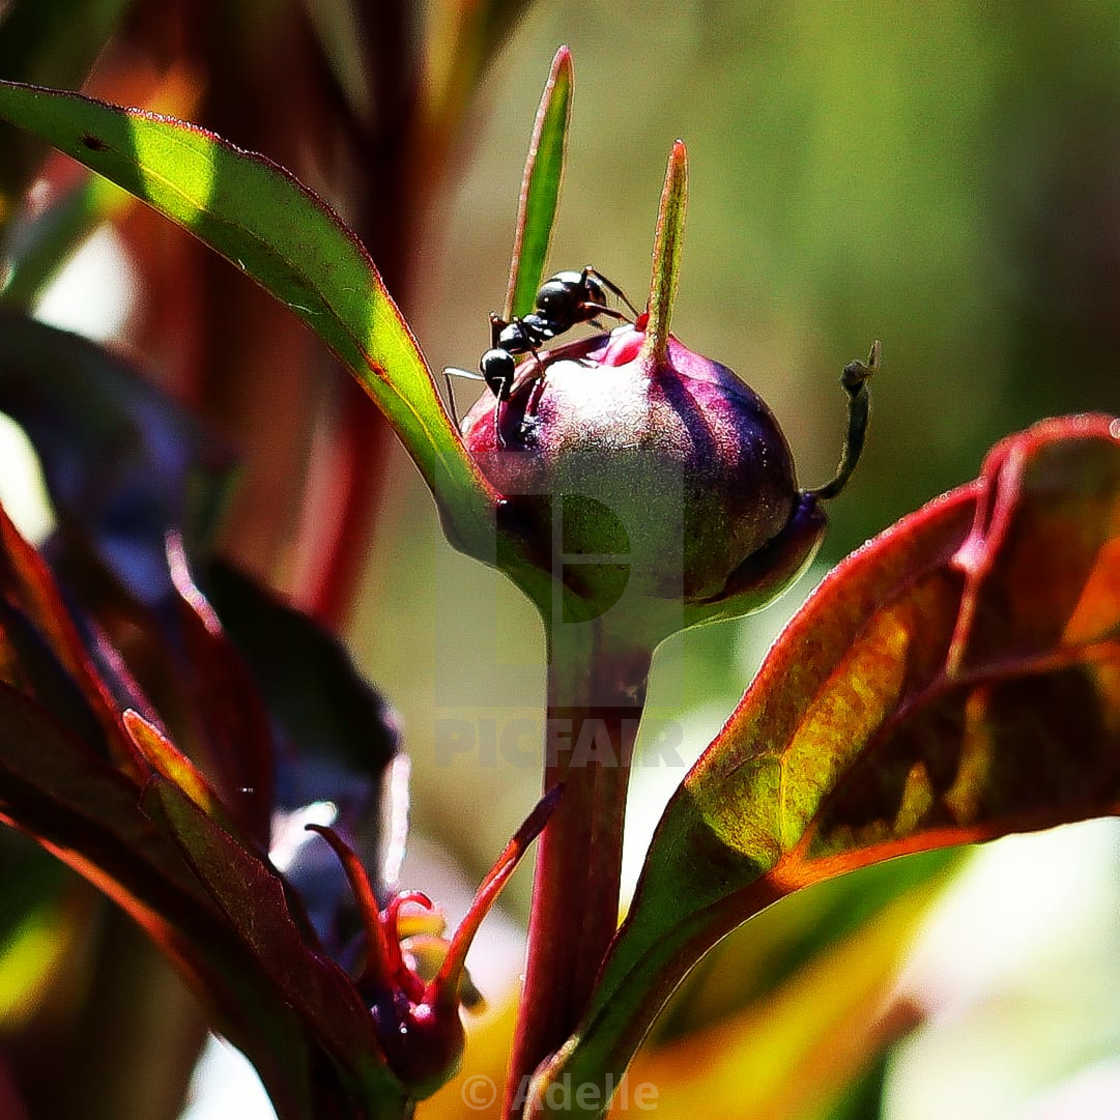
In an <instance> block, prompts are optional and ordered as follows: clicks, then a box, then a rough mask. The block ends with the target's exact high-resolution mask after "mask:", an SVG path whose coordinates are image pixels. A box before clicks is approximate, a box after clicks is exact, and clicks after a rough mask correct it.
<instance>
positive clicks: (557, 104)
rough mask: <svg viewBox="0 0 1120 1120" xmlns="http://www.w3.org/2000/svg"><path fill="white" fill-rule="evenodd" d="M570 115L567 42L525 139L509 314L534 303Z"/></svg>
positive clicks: (530, 307)
mask: <svg viewBox="0 0 1120 1120" xmlns="http://www.w3.org/2000/svg"><path fill="white" fill-rule="evenodd" d="M571 116H572V54H571V51H569V50H568V48H567V47H561V48H560V49H559V50H558V51H557V52H556V57H555V58H554V59H553V60H552V68H551V70H549V73H548V81H547V82H546V83H545V87H544V93H543V94H542V95H541V103H540V106H539V108H538V109H537V117H536V120H535V121H534V123H533V135H532V138H531V139H530V141H529V155H528V157H527V159H526V160H525V174H524V177H523V178H522V180H521V198H520V200H519V202H518V206H517V227H516V231H515V233H514V241H513V256H512V259H511V260H510V264H509V287H508V289H507V291H506V303H505V311H504V312H503V314H504V315H505V317H506V318H507V319H510V318H513V317H514V316H518V317H520V316H523V315H528V314H529V312H530V311H532V310H533V308H534V307H535V306H536V295H537V289H538V288H539V287H540V284H541V277H542V276H543V275H544V266H545V261H546V260H547V258H548V246H549V243H550V242H551V240H552V225H553V222H554V221H555V220H556V207H557V204H558V203H559V201H560V184H561V181H562V180H563V178H564V152H565V149H566V147H567V142H568V122H569V121H570V120H571Z"/></svg>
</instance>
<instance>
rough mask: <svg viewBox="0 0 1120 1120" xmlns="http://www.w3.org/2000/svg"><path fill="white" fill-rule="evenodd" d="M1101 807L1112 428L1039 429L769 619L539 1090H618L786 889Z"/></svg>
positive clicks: (1113, 609) (1118, 551)
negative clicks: (720, 959)
mask: <svg viewBox="0 0 1120 1120" xmlns="http://www.w3.org/2000/svg"><path fill="white" fill-rule="evenodd" d="M1118 811H1120V422H1118V421H1116V420H1114V419H1112V418H1110V417H1107V416H1100V415H1097V416H1082V417H1072V418H1066V419H1061V420H1051V421H1046V422H1044V423H1042V424H1039V425H1037V426H1036V427H1034V428H1032V429H1030V430H1029V431H1027V432H1025V433H1022V434H1020V435H1018V436H1015V437H1012V438H1010V439H1008V440H1006V441H1004V443H1002V444H1000V445H999V446H998V447H997V448H996V449H995V450H993V452H992V453H991V454H990V455H989V456H988V458H987V460H986V462H985V465H984V469H983V472H982V475H981V477H980V478H979V479H978V480H977V481H976V482H974V483H971V484H970V485H968V486H965V487H962V488H961V489H959V490H956V491H954V492H953V493H951V494H949V495H947V496H945V497H943V498H941V499H939V500H938V501H935V502H933V503H931V504H930V505H928V506H926V507H924V508H923V509H922V510H919V511H918V512H917V513H915V514H913V515H911V516H910V517H908V518H905V519H904V520H903V521H901V522H899V523H898V524H897V525H895V526H894V527H892V528H891V529H889V530H887V531H886V532H885V533H883V534H882V535H881V536H880V537H878V538H877V539H876V540H875V541H873V542H872V543H870V544H869V545H867V546H865V547H864V548H863V549H861V550H859V551H858V552H856V553H854V554H853V555H852V556H850V557H849V558H848V559H847V560H845V561H844V562H843V563H842V564H841V565H839V566H838V567H837V568H836V569H835V570H834V571H833V572H832V573H830V575H829V576H828V577H827V578H826V579H825V581H824V582H823V583H822V584H821V586H820V587H819V588H818V590H817V591H816V592H815V593H814V595H813V596H812V597H811V598H810V600H809V602H808V603H807V604H806V605H805V606H804V607H803V608H802V610H801V611H800V612H799V613H798V615H797V616H796V617H795V618H794V620H793V621H792V622H791V623H790V625H789V626H788V627H787V629H786V630H785V632H784V633H783V634H782V636H781V638H780V639H779V640H778V642H777V643H776V644H775V646H774V648H773V649H772V650H771V652H770V654H769V655H768V657H767V659H766V662H765V663H764V664H763V667H762V669H761V670H760V671H759V674H758V676H757V678H756V679H755V681H754V683H753V684H752V686H751V687H750V689H749V690H748V691H747V693H746V695H745V696H744V698H743V701H742V703H741V704H740V705H739V707H738V709H737V710H736V711H735V713H734V714H733V715H732V717H731V719H730V720H729V721H728V723H727V724H726V726H725V727H724V729H723V731H722V732H721V733H720V735H719V737H718V738H717V739H716V740H715V742H714V743H712V745H711V746H710V747H709V748H708V749H707V751H705V753H704V754H703V755H702V756H701V758H700V760H699V762H698V763H697V764H696V766H695V767H694V768H693V770H692V771H691V772H690V773H689V775H688V777H687V778H686V779H685V781H684V783H682V785H681V787H680V788H679V789H678V790H677V792H676V794H674V796H673V798H672V799H671V801H670V803H669V805H668V807H667V808H666V810H665V814H664V816H663V817H662V820H661V823H660V824H659V826H658V829H657V832H656V834H655V836H654V839H653V842H652V844H651V846H650V851H649V854H648V856H647V860H646V865H645V868H644V870H643V873H642V877H641V880H640V882H639V885H638V890H637V894H636V897H635V900H634V903H633V906H632V908H631V911H630V914H629V916H628V918H627V920H626V922H625V923H624V924H623V926H622V928H621V930H620V931H619V933H618V936H617V937H616V939H615V941H614V943H613V945H612V947H611V950H610V952H609V953H608V956H607V960H606V962H605V964H604V966H603V970H602V972H601V973H600V980H599V984H598V987H597V989H596V992H595V994H594V996H593V999H592V1005H591V1008H590V1010H589V1012H588V1014H587V1016H586V1018H585V1020H584V1022H583V1023H582V1024H581V1026H580V1028H579V1029H578V1030H577V1032H576V1033H575V1034H574V1035H573V1036H572V1039H571V1040H570V1042H569V1043H568V1044H567V1045H566V1046H565V1048H564V1049H563V1050H562V1051H561V1053H560V1055H559V1056H558V1058H557V1059H556V1060H555V1062H554V1064H553V1067H552V1068H551V1069H550V1070H549V1071H547V1073H546V1075H545V1076H544V1077H543V1078H542V1081H541V1085H540V1088H541V1089H543V1088H544V1086H545V1084H547V1082H548V1080H549V1078H551V1077H553V1076H558V1075H559V1074H560V1073H561V1072H563V1074H564V1075H565V1076H566V1077H569V1078H570V1079H571V1082H572V1083H573V1084H584V1083H592V1084H604V1083H605V1080H606V1078H608V1077H609V1076H611V1075H613V1076H614V1077H615V1078H616V1080H617V1076H618V1074H619V1073H620V1072H621V1071H622V1069H623V1068H625V1065H626V1062H627V1061H628V1060H629V1057H630V1055H631V1054H632V1053H633V1052H634V1049H635V1048H636V1046H637V1045H638V1043H639V1042H640V1041H641V1039H642V1037H643V1036H644V1034H645V1033H646V1031H647V1030H648V1029H649V1026H650V1024H651V1023H652V1021H653V1019H654V1017H655V1016H656V1014H657V1012H658V1010H659V1008H660V1007H661V1006H662V1004H663V1003H664V1000H665V998H666V997H667V996H668V995H669V993H670V992H671V991H672V990H673V988H674V987H675V986H676V984H677V983H678V982H679V980H680V979H681V977H682V976H684V975H685V973H686V972H687V971H688V969H689V968H690V967H691V966H692V965H693V964H694V963H695V962H696V961H697V960H698V959H699V958H700V957H701V956H702V955H703V954H704V953H705V952H706V951H707V950H708V949H709V948H710V947H711V946H712V945H713V944H715V942H716V941H718V940H719V939H720V938H721V937H722V936H723V935H724V934H726V933H727V932H728V931H729V930H730V929H732V928H734V926H735V925H737V924H739V923H740V922H742V921H744V920H745V919H746V918H748V917H750V916H751V915H753V914H755V913H757V912H758V911H760V910H761V909H763V908H764V907H766V906H768V905H770V904H771V903H773V902H775V901H777V900H778V899H780V898H781V897H783V896H784V895H786V894H788V893H790V892H791V891H794V890H797V889H798V888H800V887H804V886H808V885H809V884H811V883H815V882H820V881H823V880H826V879H829V878H831V877H833V876H836V875H839V874H842V873H844V872H846V871H850V870H852V869H854V868H857V867H862V866H866V865H868V864H871V863H875V862H877V861H879V860H883V859H887V858H890V857H892V856H896V855H901V854H904V853H906V852H912V851H921V850H926V849H933V848H939V847H943V846H945V845H950V844H959V843H964V842H970V841H979V840H987V839H992V838H994V837H997V836H1002V835H1005V834H1006V833H1009V832H1015V831H1023V830H1029V829H1038V828H1047V827H1050V826H1053V825H1057V824H1061V823H1065V822H1068V821H1075V820H1081V819H1085V818H1089V817H1095V816H1103V815H1106V814H1111V813H1116V812H1118ZM538 1101H539V1102H541V1103H540V1108H541V1112H540V1113H539V1114H541V1115H543V1114H548V1112H549V1109H548V1107H547V1104H546V1103H545V1098H542V1097H539V1096H538ZM532 1114H533V1115H537V1113H532ZM568 1114H569V1115H575V1114H579V1115H598V1112H597V1111H596V1110H591V1111H590V1112H584V1113H579V1112H578V1111H576V1112H569V1113H568Z"/></svg>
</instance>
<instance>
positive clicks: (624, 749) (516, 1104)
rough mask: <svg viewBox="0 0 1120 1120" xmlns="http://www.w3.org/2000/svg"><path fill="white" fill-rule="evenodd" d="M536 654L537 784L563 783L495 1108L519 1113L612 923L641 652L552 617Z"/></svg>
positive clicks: (593, 627) (643, 661)
mask: <svg viewBox="0 0 1120 1120" xmlns="http://www.w3.org/2000/svg"><path fill="white" fill-rule="evenodd" d="M548 654H549V659H548V716H547V726H546V733H545V738H546V747H545V751H546V757H545V776H544V788H545V790H546V791H547V790H549V789H551V788H553V787H555V786H556V785H559V784H561V783H562V784H563V786H564V791H563V795H562V796H561V799H560V804H559V806H558V808H557V809H556V812H555V813H554V815H553V817H552V819H551V820H550V821H549V824H548V826H547V827H546V828H545V830H544V833H543V835H542V836H541V840H540V848H539V850H538V853H537V864H536V874H535V878H534V883H533V908H532V913H531V915H530V919H529V949H528V962H527V967H526V974H525V986H524V990H523V992H522V1000H521V1011H520V1015H519V1019H518V1027H517V1035H516V1038H515V1041H514V1049H513V1055H512V1058H511V1062H510V1070H509V1079H508V1082H507V1085H506V1098H505V1106H504V1115H505V1116H506V1117H516V1116H518V1115H519V1114H520V1109H521V1105H522V1103H523V1100H524V1095H525V1090H526V1087H527V1084H528V1077H529V1075H531V1074H532V1072H533V1071H534V1069H536V1067H537V1066H538V1065H539V1064H540V1063H541V1062H542V1061H543V1060H544V1059H545V1058H547V1057H548V1056H549V1055H550V1054H552V1053H553V1052H554V1051H555V1050H556V1049H558V1048H559V1047H560V1045H561V1044H562V1043H563V1042H564V1041H565V1040H566V1039H567V1037H568V1035H569V1034H570V1033H571V1031H572V1030H573V1029H574V1028H575V1026H576V1024H577V1023H578V1022H579V1020H580V1018H581V1016H582V1014H583V1012H584V1010H585V1009H586V1007H587V1003H588V998H589V996H590V994H591V990H592V987H593V985H594V983H595V977H596V975H597V974H598V971H599V966H600V964H601V962H602V960H603V956H604V954H605V952H606V949H607V946H608V944H609V943H610V940H611V938H612V937H613V936H614V933H615V930H616V928H617V925H618V905H619V881H620V875H621V867H622V833H623V824H624V820H625V813H626V788H627V782H628V779H629V774H630V755H631V752H632V750H633V747H634V740H635V738H636V736H637V731H638V723H639V720H640V719H641V714H642V706H643V704H644V702H645V691H646V681H647V678H648V675H649V666H650V658H651V651H650V650H649V649H647V648H641V647H639V648H635V647H634V646H632V645H630V644H627V643H622V642H619V641H618V640H617V639H616V638H613V637H611V636H609V635H608V634H607V633H606V632H605V630H604V629H603V628H602V627H601V626H600V625H599V624H598V622H594V623H590V624H586V623H585V624H578V625H566V624H560V625H557V626H556V627H555V628H554V629H553V632H552V633H551V635H550V639H549V650H548Z"/></svg>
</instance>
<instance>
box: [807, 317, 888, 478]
mask: <svg viewBox="0 0 1120 1120" xmlns="http://www.w3.org/2000/svg"><path fill="white" fill-rule="evenodd" d="M882 350H883V348H882V346H881V345H880V344H879V340H878V339H876V340H875V341H874V342H873V343H872V344H871V353H870V354H868V356H867V361H866V362H849V363H848V364H847V365H846V366H845V367H844V372H843V373H842V374H841V375H840V384H841V385H843V386H844V390H845V392H846V393H847V394H848V432H847V435H846V436H845V437H844V450H843V451H842V452H841V454H840V463H839V465H838V466H837V468H836V475H835V476H834V477H833V479H832V481H831V482H828V483H826V484H825V485H824V486H819V487H818V488H817V489H816V490H810V491H809V493H810V494H814V495H816V497H818V498H835V497H836V495H837V494H839V493H840V491H841V490H843V489H844V487H845V485H846V484H847V482H848V479H849V478H851V477H852V472H853V471H854V470H855V469H856V464H857V463H858V462H859V457H860V453H861V452H862V451H863V439H864V436H865V435H866V434H867V420H868V416H869V414H870V411H871V395H870V393H868V391H867V379H868V378H869V377H870V376H871V375H872V374H873V373H874V372H875V371H876V370H877V369H878V368H879V359H880V356H881V355H882Z"/></svg>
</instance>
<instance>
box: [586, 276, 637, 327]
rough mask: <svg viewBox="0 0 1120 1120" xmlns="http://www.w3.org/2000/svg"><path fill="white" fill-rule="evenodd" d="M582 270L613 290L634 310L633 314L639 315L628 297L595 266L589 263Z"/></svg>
mask: <svg viewBox="0 0 1120 1120" xmlns="http://www.w3.org/2000/svg"><path fill="white" fill-rule="evenodd" d="M583 271H584V273H585V274H586V275H587V276H594V277H595V279H596V280H598V281H599V283H600V284H602V285H603V287H604V288H606V289H607V290H608V291H611V292H614V294H615V295H616V296H618V298H619V299H620V300H622V302H623V303H624V304H626V306H627V307H629V308H630V310H631V311H633V312H634V315H635V316H639V315H641V312H640V311H639V310H638V309H637V308H636V307H635V306H634V305H633V304H632V303H631V302H630V297H629V296H628V295H627V294H626V293H625V292H624V291H623V290H622V289H621V288H620V287H619V286H618V285H617V284H616V283H615V282H614V281H613V280H608V279H607V277H605V276H604V275H603V274H602V273H601V272H600V271H599V270H598V269H597V268H592V267H591V265H588V266H587V267H586V268H585V269H584V270H583ZM621 317H622V316H619V318H621Z"/></svg>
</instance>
